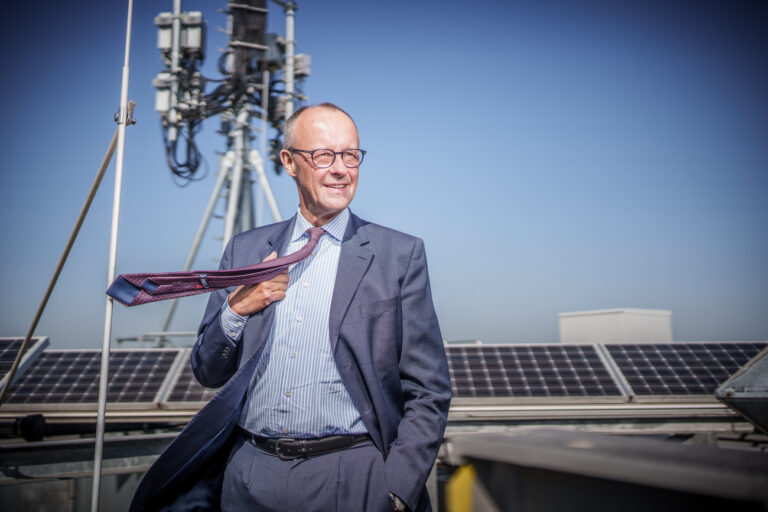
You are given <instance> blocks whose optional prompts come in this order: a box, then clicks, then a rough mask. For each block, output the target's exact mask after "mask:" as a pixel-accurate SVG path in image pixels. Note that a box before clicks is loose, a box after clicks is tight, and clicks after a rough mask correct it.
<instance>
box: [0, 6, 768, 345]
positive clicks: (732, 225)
mask: <svg viewBox="0 0 768 512" xmlns="http://www.w3.org/2000/svg"><path fill="white" fill-rule="evenodd" d="M126 5H127V3H123V2H95V1H91V2H79V3H72V4H68V5H67V8H66V10H64V9H63V8H62V7H61V4H60V3H50V7H49V8H45V7H44V6H43V8H41V7H40V5H39V4H33V3H30V2H15V3H14V4H13V5H12V6H9V7H7V8H6V12H7V15H6V16H5V17H4V18H3V20H2V21H1V22H0V23H2V27H0V28H1V29H2V30H0V37H2V43H3V44H2V48H3V62H4V67H5V72H4V79H3V80H2V82H1V83H0V89H1V92H2V97H3V99H4V104H3V108H2V109H0V121H1V122H2V126H3V127H4V130H3V137H2V139H0V140H1V141H2V142H1V143H2V145H3V148H2V149H3V151H2V153H1V155H2V156H0V194H1V199H0V208H1V209H2V210H0V211H1V212H2V213H1V215H2V226H1V227H0V229H1V230H2V232H1V234H2V239H3V244H2V248H1V249H0V251H1V252H0V255H1V256H0V257H1V258H2V263H3V264H2V267H1V268H0V280H1V281H2V282H3V283H4V286H5V290H6V293H5V294H3V296H2V299H0V301H1V303H0V326H2V332H1V333H0V334H1V335H3V336H22V335H23V334H24V333H25V332H26V330H27V327H28V325H29V322H30V321H31V319H32V317H33V315H34V311H35V309H36V308H37V305H38V303H39V301H40V299H41V297H42V294H43V292H44V290H45V286H46V284H47V281H48V279H49V277H50V275H51V273H52V271H53V268H54V266H55V264H56V261H57V260H58V257H59V254H60V252H61V250H62V248H63V246H64V243H65V242H66V239H67V237H68V235H69V232H70V230H71V228H72V225H73V223H74V221H75V218H76V216H77V213H78V211H79V209H80V207H81V205H82V203H83V200H84V198H85V195H86V193H87V190H88V187H89V186H90V183H91V181H92V179H93V176H94V174H95V172H96V169H97V167H98V165H99V163H100V161H101V158H102V156H103V154H104V151H105V150H106V147H107V144H108V142H109V140H110V138H111V136H112V132H113V131H114V128H115V124H114V122H113V120H112V117H113V114H114V112H115V110H116V108H117V104H118V102H119V92H120V91H119V89H120V73H121V66H122V58H123V44H124V38H125V14H126ZM223 6H224V2H223V1H222V2H204V1H185V2H183V9H184V10H188V11H191V10H202V11H203V14H204V16H205V19H206V21H207V23H208V58H207V59H206V64H205V68H204V71H205V73H206V74H207V75H208V76H209V77H212V78H218V77H219V75H218V72H217V71H216V70H215V66H214V64H215V57H216V56H217V55H218V54H217V52H216V50H215V49H216V48H217V47H218V48H222V47H224V46H225V44H226V41H225V39H224V36H223V35H221V34H220V33H219V32H218V31H217V30H216V27H217V26H219V27H223V26H225V17H224V15H223V14H221V13H219V12H217V9H218V8H220V7H223ZM171 7H172V2H171V1H170V0H168V1H167V2H136V5H135V11H134V33H133V39H132V48H131V60H130V66H131V81H130V92H129V97H130V98H133V99H135V100H136V102H137V112H136V118H137V120H138V123H137V125H135V126H132V127H130V128H129V130H128V135H127V139H126V160H125V180H124V186H123V196H122V200H123V203H122V205H123V208H122V215H121V221H120V242H119V251H118V267H117V270H118V272H137V271H167V270H175V269H178V268H180V267H181V265H182V264H183V261H184V258H185V255H186V253H187V250H188V248H189V245H190V243H191V241H192V238H193V236H194V233H195V230H196V228H197V225H198V222H199V220H200V217H201V215H202V211H203V207H204V204H205V202H206V200H207V198H208V195H209V193H210V190H211V188H212V187H213V182H214V179H215V173H216V165H217V156H216V151H217V150H221V149H223V148H224V139H223V137H222V136H220V135H218V134H217V133H216V131H217V130H218V128H219V121H218V119H211V120H209V121H206V123H205V124H204V128H203V131H202V133H201V134H200V136H199V138H198V142H199V145H200V147H201V150H202V152H203V155H204V157H205V159H206V162H207V166H208V174H207V176H206V178H205V179H203V180H201V181H199V182H195V183H192V184H190V185H189V186H187V187H184V188H179V187H177V186H176V185H175V184H174V182H173V180H172V179H171V175H170V172H169V171H168V169H167V167H166V165H165V161H164V155H163V149H162V141H161V132H160V127H159V120H158V116H157V115H156V113H155V112H154V111H153V107H154V89H153V88H152V86H151V80H152V78H153V77H154V76H155V75H156V74H157V72H159V71H161V70H162V64H161V61H160V56H159V52H158V51H157V50H156V48H155V44H156V29H155V26H154V25H153V18H154V16H155V15H156V14H157V13H158V12H159V11H161V10H171ZM270 8H271V9H272V12H271V14H270V27H269V30H270V31H272V32H279V33H283V31H284V28H283V17H282V14H281V13H280V9H279V8H278V7H277V6H276V5H275V4H271V5H270ZM766 26H768V7H767V6H766V4H765V3H764V2H761V1H749V2H747V1H740V0H736V1H729V2H725V1H693V0H690V1H681V0H671V1H664V2H662V1H650V2H616V1H609V0H600V1H598V0H591V1H580V2H570V1H565V0H562V1H555V0H550V1H540V2H511V1H509V2H507V1H505V2H502V1H491V0H480V1H475V2H456V1H443V2H406V1H400V0H395V1H390V2H377V3H367V2H349V1H347V2H344V1H324V2H299V9H298V11H297V18H296V37H297V41H298V49H297V51H299V52H304V53H308V54H310V55H311V56H312V76H310V77H309V78H308V79H307V81H306V83H305V86H304V89H305V92H306V93H307V94H308V95H309V96H310V98H311V100H312V101H313V102H319V101H333V102H336V103H338V104H339V105H342V106H343V107H344V108H345V109H347V110H348V111H349V112H350V113H351V114H352V115H353V116H354V117H355V119H356V121H357V123H358V125H359V128H360V132H361V145H362V146H363V147H364V148H365V149H367V150H368V152H369V153H368V155H367V157H366V162H365V164H364V166H363V168H362V169H361V174H360V186H359V189H358V195H357V197H356V198H355V200H354V202H353V203H352V209H353V211H354V212H355V213H357V214H358V215H360V216H362V217H364V218H366V219H368V220H371V221H374V222H378V223H381V224H385V225H388V226H391V227H393V228H396V229H399V230H402V231H406V232H409V233H412V234H415V235H418V236H420V237H422V238H423V239H424V240H425V242H426V246H427V255H428V260H429V265H430V273H431V278H432V287H433V294H434V299H435V304H436V307H437V310H438V315H439V317H440V321H441V326H442V328H443V334H444V336H445V337H446V338H447V339H468V338H479V339H483V340H485V341H487V342H554V341H557V340H558V326H557V314H558V313H559V312H566V311H579V310H590V309H602V308H614V307H637V308H660V309H669V310H671V311H672V313H673V331H674V336H675V339H678V340H687V341H692V340H758V339H761V340H765V339H768V315H767V314H766V313H767V312H768V272H767V271H766V263H765V262H766V261H768V229H766V226H768V222H767V221H768V201H766V193H767V192H768V187H767V185H768V178H767V177H766V173H767V172H768V145H767V144H766V142H765V141H766V140H768V93H766V91H768V61H767V60H766V59H765V53H766V49H768V33H766V31H765V27H766ZM254 146H255V147H258V141H256V142H255V144H254ZM205 165H206V164H204V165H203V167H205ZM269 178H270V181H271V183H272V186H273V188H274V192H275V195H276V197H277V200H278V203H279V205H280V208H281V211H282V213H283V215H284V216H289V215H291V214H292V213H293V212H294V211H295V207H296V204H297V200H296V195H295V186H294V184H293V182H292V181H291V180H290V179H289V178H288V177H287V176H285V175H281V176H275V175H274V174H270V176H269ZM113 180H114V165H113V166H112V168H111V170H110V172H109V173H108V175H107V177H106V178H105V181H104V184H103V185H102V189H101V190H100V192H99V195H98V197H97V199H96V202H95V204H94V207H93V209H92V211H91V214H90V215H89V218H88V219H87V220H86V222H85V225H84V228H83V232H82V233H81V235H80V238H79V239H78V241H77V243H76V245H75V248H74V250H73V253H72V256H71V258H70V261H69V263H68V264H67V266H66V267H65V269H64V272H63V275H62V277H61V279H60V284H59V286H58V287H57V289H56V290H55V292H54V294H53V297H52V299H51V302H50V304H49V307H48V309H47V311H46V314H45V316H44V317H43V320H42V322H41V324H40V327H39V328H38V331H37V332H38V334H42V335H48V336H50V338H51V343H52V345H53V346H55V347H83V348H85V347H97V346H100V343H101V333H102V328H103V320H104V294H103V292H104V289H105V288H106V286H107V283H106V277H107V256H108V250H109V249H108V239H109V226H110V216H111V204H112V186H113ZM222 207H223V205H220V207H219V211H221V210H222ZM265 216H266V217H267V218H268V217H269V215H268V214H267V213H266V212H265ZM222 224H223V223H222V222H221V221H214V222H213V223H212V225H211V227H210V228H209V232H208V235H207V237H206V241H205V243H204V245H203V247H202V250H201V253H200V255H199V256H198V259H197V260H196V263H195V267H196V268H210V267H212V266H215V265H216V258H217V257H218V253H219V251H220V248H221V241H220V240H215V239H214V237H215V236H221V234H222V233H223V225H222ZM204 302H205V298H203V297H196V298H190V299H186V300H185V301H184V302H183V304H182V306H181V307H180V310H179V313H178V314H177V316H176V319H175V321H174V324H173V325H172V328H173V329H175V330H195V329H196V327H197V322H198V321H199V318H200V316H201V314H202V310H203V307H204ZM164 310H165V305H164V304H162V303H160V304H153V305H147V306H142V307H139V308H132V309H126V308H123V307H122V306H119V305H118V306H116V309H115V317H114V321H115V323H114V329H113V333H114V335H116V336H131V335H136V334H140V333H142V332H146V331H152V330H155V329H157V327H158V326H159V324H160V320H161V317H162V314H163V312H164Z"/></svg>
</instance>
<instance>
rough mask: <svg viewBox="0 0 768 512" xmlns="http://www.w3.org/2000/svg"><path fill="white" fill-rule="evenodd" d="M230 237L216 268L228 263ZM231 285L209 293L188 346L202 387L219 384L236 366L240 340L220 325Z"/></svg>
mask: <svg viewBox="0 0 768 512" xmlns="http://www.w3.org/2000/svg"><path fill="white" fill-rule="evenodd" d="M234 243H235V237H233V238H232V239H231V240H230V241H229V243H228V244H227V247H226V249H224V254H223V255H222V256H221V264H220V265H219V269H220V270H222V269H228V268H231V266H232V252H233V246H234ZM233 290H234V288H225V289H221V290H216V291H215V292H212V293H211V296H210V298H209V299H208V306H207V307H206V308H205V314H204V315H203V321H202V322H201V323H200V328H199V329H198V331H197V341H195V344H194V346H193V347H192V355H191V356H190V362H191V364H192V372H193V373H194V375H195V378H196V379H197V380H198V382H200V384H202V385H203V386H205V387H209V388H217V387H220V386H223V385H224V384H225V383H226V382H227V380H229V378H230V377H231V376H232V375H233V374H234V373H235V371H236V370H237V361H238V353H239V350H240V346H239V345H240V344H239V343H234V342H233V341H232V340H230V339H229V338H227V336H226V335H225V334H224V330H223V329H222V328H221V321H220V319H219V316H220V315H221V307H222V306H223V305H224V301H225V300H226V298H227V296H228V295H229V294H230V293H231V292H232V291H233Z"/></svg>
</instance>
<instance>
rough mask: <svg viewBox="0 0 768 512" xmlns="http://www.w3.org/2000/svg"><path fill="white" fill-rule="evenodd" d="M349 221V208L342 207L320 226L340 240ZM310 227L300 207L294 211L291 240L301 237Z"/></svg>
mask: <svg viewBox="0 0 768 512" xmlns="http://www.w3.org/2000/svg"><path fill="white" fill-rule="evenodd" d="M348 222H349V208H344V209H343V210H342V211H341V213H339V214H338V215H337V216H335V217H334V218H333V219H331V220H330V221H328V222H327V223H326V224H324V225H323V226H322V228H323V229H324V230H325V231H326V232H327V233H328V234H329V235H331V236H332V237H333V238H335V239H336V240H339V241H341V240H342V238H344V232H345V231H346V230H347V223H348ZM311 227H312V224H311V223H310V222H309V221H308V220H307V219H305V218H304V216H303V215H302V214H301V209H299V210H298V211H297V212H296V222H295V223H294V225H293V235H292V236H291V242H295V241H296V240H298V239H299V238H301V237H302V235H303V234H304V232H305V231H306V230H308V229H309V228H311Z"/></svg>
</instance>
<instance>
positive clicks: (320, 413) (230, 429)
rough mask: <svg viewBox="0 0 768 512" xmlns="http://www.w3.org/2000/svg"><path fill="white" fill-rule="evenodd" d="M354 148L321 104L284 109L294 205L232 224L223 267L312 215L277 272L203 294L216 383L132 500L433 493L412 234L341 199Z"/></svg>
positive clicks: (431, 406)
mask: <svg viewBox="0 0 768 512" xmlns="http://www.w3.org/2000/svg"><path fill="white" fill-rule="evenodd" d="M364 155H365V152H364V151H362V150H360V149H359V138H358V133H357V127H356V126H355V124H354V121H353V120H352V118H351V117H350V116H349V115H348V114H346V113H345V112H344V111H343V110H341V109H340V108H339V107H337V106H335V105H332V104H328V103H325V104H321V105H318V106H315V107H311V108H303V109H300V110H299V111H297V112H296V113H295V114H294V115H293V116H291V118H290V119H289V120H288V121H287V122H286V128H285V136H284V148H283V150H282V151H281V153H280V157H281V159H282V163H283V165H284V167H285V169H286V171H287V173H288V174H289V175H290V176H292V177H293V178H294V179H295V181H296V186H297V189H298V194H299V211H298V212H297V214H296V216H295V217H294V218H293V219H291V220H289V221H285V222H281V223H277V224H273V225H270V226H265V227H262V228H257V229H254V230H251V231H248V232H246V233H242V234H240V235H237V236H235V237H233V239H232V240H231V241H230V243H229V244H228V246H227V248H226V250H225V251H224V255H223V256H222V261H221V267H222V268H236V267H243V266H247V265H252V264H254V263H257V262H259V261H262V260H266V259H273V258H275V257H277V255H278V253H279V254H281V255H285V254H289V253H293V252H295V251H296V250H298V249H299V248H301V247H302V246H304V244H306V243H307V240H308V238H309V235H308V234H307V233H305V231H307V230H308V228H311V227H322V228H323V229H324V231H319V233H321V235H320V238H319V241H318V243H317V246H316V247H315V248H314V249H313V251H312V255H310V256H309V257H307V258H306V259H304V260H302V261H300V262H298V263H296V264H295V265H294V266H293V267H292V268H291V269H290V271H288V272H287V273H284V274H281V275H279V276H277V277H275V278H274V279H272V280H270V281H266V282H264V283H259V284H258V285H251V286H247V287H242V286H241V287H238V288H237V289H235V290H231V289H230V290H220V291H218V292H214V293H213V294H212V296H211V298H210V301H209V303H208V307H207V309H206V312H205V315H204V318H203V321H202V323H201V326H200V336H199V338H198V340H197V342H196V343H195V346H194V348H193V350H192V356H191V362H192V367H193V370H194V372H195V376H196V377H197V378H198V380H199V381H200V382H201V383H202V384H203V385H205V386H208V387H216V386H222V385H224V387H223V388H222V390H221V391H220V392H219V393H218V394H217V395H216V397H215V398H214V399H213V400H211V402H210V403H209V404H208V405H206V407H205V408H203V410H201V411H200V413H198V415H197V416H196V417H195V418H194V419H193V420H192V421H191V422H190V424H189V425H188V426H187V427H186V428H185V429H184V431H183V432H182V433H181V434H179V436H178V438H177V439H176V440H175V441H174V443H173V444H172V445H171V446H170V447H169V448H168V450H166V453H164V454H163V455H162V456H161V457H160V459H158V461H157V462H156V463H155V465H154V466H153V467H152V468H151V469H150V471H149V472H148V473H147V475H146V476H145V478H144V480H143V481H142V484H141V486H140V488H139V489H138V490H137V493H136V496H135V497H134V502H133V504H132V509H134V510H141V509H158V508H166V509H172V510H184V509H189V508H192V507H194V506H201V507H204V506H213V507H216V506H217V505H218V504H219V503H220V505H221V508H222V509H223V510H244V509H246V510H285V511H289V510H302V511H306V510H322V511H324V510H340V511H346V510H349V511H358V510H359V511H363V510H365V511H369V510H382V511H387V510H393V509H394V510H414V511H417V510H418V511H422V510H429V509H430V508H431V507H430V504H429V498H428V496H427V493H426V488H425V485H424V484H425V481H426V478H427V476H428V474H429V471H430V469H431V467H432V464H433V463H434V460H435V458H436V456H437V450H438V448H439V446H440V442H441V440H442V436H443V431H444V428H445V421H446V417H447V413H448V405H449V402H450V380H449V376H448V369H447V363H446V357H445V351H444V348H443V344H442V336H441V334H440V329H439V326H438V323H437V318H436V316H435V312H434V307H433V305H432V298H431V292H430V287H429V277H428V274H427V267H426V257H425V254H424V247H423V243H422V242H421V240H419V239H417V238H414V237H411V236H409V235H405V234H403V233H399V232H396V231H394V230H390V229H387V228H384V227H382V226H379V225H376V224H371V223H368V222H366V221H364V220H361V219H360V218H358V217H356V216H355V215H353V214H352V213H351V212H350V211H349V209H348V205H349V203H350V202H351V201H352V198H353V197H354V195H355V191H356V189H357V182H358V173H359V166H360V163H361V162H362V159H363V157H364ZM222 463H225V468H224V469H223V470H222V469H221V467H220V464H222ZM218 500H220V501H218ZM201 503H208V505H201ZM211 504H213V505H211Z"/></svg>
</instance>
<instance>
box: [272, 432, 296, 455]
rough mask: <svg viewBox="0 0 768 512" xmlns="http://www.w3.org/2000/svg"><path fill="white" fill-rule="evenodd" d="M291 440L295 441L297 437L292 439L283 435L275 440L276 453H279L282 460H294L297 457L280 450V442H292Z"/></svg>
mask: <svg viewBox="0 0 768 512" xmlns="http://www.w3.org/2000/svg"><path fill="white" fill-rule="evenodd" d="M290 441H295V439H290V438H287V437H281V438H280V439H278V440H277V441H275V453H276V454H277V456H278V457H280V460H293V459H295V458H296V457H291V456H289V455H285V454H284V453H281V452H280V443H282V442H290Z"/></svg>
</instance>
